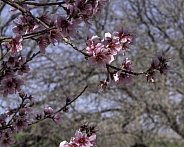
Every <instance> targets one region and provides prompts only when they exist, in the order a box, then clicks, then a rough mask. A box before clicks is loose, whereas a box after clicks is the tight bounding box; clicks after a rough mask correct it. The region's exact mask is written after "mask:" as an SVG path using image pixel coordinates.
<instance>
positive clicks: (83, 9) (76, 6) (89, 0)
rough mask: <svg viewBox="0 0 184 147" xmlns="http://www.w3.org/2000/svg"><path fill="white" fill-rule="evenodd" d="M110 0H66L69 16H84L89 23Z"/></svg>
mask: <svg viewBox="0 0 184 147" xmlns="http://www.w3.org/2000/svg"><path fill="white" fill-rule="evenodd" d="M107 1H108V0H76V1H74V2H73V1H72V0H65V2H66V10H67V15H69V18H75V19H76V18H82V19H83V20H84V21H85V22H87V23H88V19H89V18H91V17H92V16H94V15H95V14H96V13H97V12H99V11H101V10H102V7H103V6H104V4H105V3H106V2H107Z"/></svg>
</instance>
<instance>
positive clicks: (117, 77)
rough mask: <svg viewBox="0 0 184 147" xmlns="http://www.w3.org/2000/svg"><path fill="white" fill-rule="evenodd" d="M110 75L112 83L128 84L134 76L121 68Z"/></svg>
mask: <svg viewBox="0 0 184 147" xmlns="http://www.w3.org/2000/svg"><path fill="white" fill-rule="evenodd" d="M110 77H111V85H121V84H127V83H130V82H131V81H132V76H131V75H130V74H128V73H124V72H122V71H121V70H120V71H115V72H114V73H111V74H110Z"/></svg>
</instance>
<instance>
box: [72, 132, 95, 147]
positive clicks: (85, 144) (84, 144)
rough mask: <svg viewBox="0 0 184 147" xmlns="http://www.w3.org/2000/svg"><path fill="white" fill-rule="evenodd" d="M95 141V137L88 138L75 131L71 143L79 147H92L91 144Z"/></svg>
mask: <svg viewBox="0 0 184 147" xmlns="http://www.w3.org/2000/svg"><path fill="white" fill-rule="evenodd" d="M95 139H96V135H92V136H90V137H88V136H87V135H86V134H83V133H82V132H80V131H76V133H75V138H73V139H72V142H73V143H75V144H77V145H78V146H79V147H93V146H94V144H93V143H92V142H93V141H94V140H95Z"/></svg>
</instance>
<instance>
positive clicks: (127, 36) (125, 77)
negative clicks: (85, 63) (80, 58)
mask: <svg viewBox="0 0 184 147" xmlns="http://www.w3.org/2000/svg"><path fill="white" fill-rule="evenodd" d="M133 39H134V38H133V35H132V34H131V33H129V32H128V31H123V29H120V30H119V31H117V32H115V33H114V35H111V34H110V33H105V37H104V39H103V40H100V37H98V36H91V37H90V38H89V39H88V41H87V45H86V53H87V54H88V56H89V59H88V60H89V63H90V64H92V65H98V66H99V67H103V68H104V67H106V68H107V69H108V74H109V77H110V78H109V77H108V78H107V79H106V80H104V81H101V82H100V87H101V89H102V90H104V89H105V88H106V87H107V83H108V82H109V80H110V83H111V85H118V84H126V83H129V82H131V81H132V75H131V74H130V73H131V71H132V67H131V65H132V62H131V61H130V60H129V59H128V58H125V59H124V61H123V62H122V66H121V68H115V70H114V69H113V71H110V70H109V64H111V62H112V61H114V60H115V57H116V55H117V54H118V52H120V51H123V54H124V55H125V52H126V50H127V48H128V47H129V45H130V44H131V43H132V42H133ZM107 66H108V67H107Z"/></svg>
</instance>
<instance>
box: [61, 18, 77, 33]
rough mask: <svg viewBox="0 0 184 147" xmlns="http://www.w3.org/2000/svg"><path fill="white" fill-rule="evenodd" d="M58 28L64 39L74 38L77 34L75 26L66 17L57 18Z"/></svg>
mask: <svg viewBox="0 0 184 147" xmlns="http://www.w3.org/2000/svg"><path fill="white" fill-rule="evenodd" d="M57 27H58V29H60V30H61V33H62V35H63V36H64V37H68V36H70V37H73V36H74V35H75V34H76V28H75V24H74V23H71V22H69V21H68V20H67V19H66V18H65V17H62V16H58V17H57Z"/></svg>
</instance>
